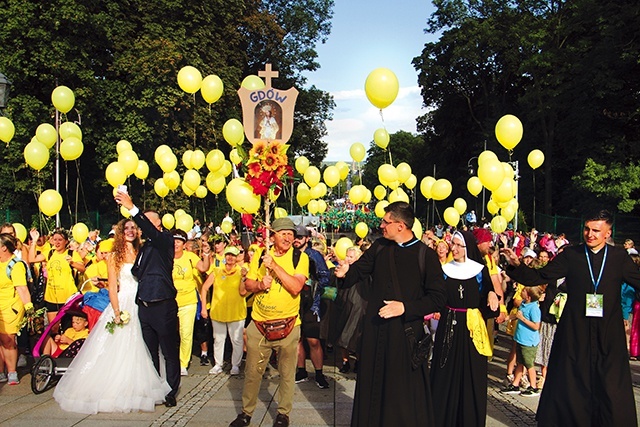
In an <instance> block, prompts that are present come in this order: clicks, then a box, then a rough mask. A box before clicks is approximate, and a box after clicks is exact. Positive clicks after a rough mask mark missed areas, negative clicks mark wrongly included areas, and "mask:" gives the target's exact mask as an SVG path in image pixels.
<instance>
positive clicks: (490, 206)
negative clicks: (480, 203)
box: [487, 199, 500, 215]
mask: <svg viewBox="0 0 640 427" xmlns="http://www.w3.org/2000/svg"><path fill="white" fill-rule="evenodd" d="M499 210H500V206H498V204H497V203H496V202H495V201H494V200H493V199H489V201H488V202H487V211H489V213H490V214H491V215H495V214H497V213H498V211H499Z"/></svg>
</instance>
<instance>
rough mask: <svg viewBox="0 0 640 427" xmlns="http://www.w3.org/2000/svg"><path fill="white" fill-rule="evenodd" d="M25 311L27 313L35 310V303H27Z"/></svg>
mask: <svg viewBox="0 0 640 427" xmlns="http://www.w3.org/2000/svg"><path fill="white" fill-rule="evenodd" d="M24 309H25V310H26V311H29V310H33V303H32V302H28V303H26V304H25V305H24Z"/></svg>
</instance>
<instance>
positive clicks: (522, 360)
mask: <svg viewBox="0 0 640 427" xmlns="http://www.w3.org/2000/svg"><path fill="white" fill-rule="evenodd" d="M537 352H538V346H537V345H532V346H526V345H520V344H518V343H516V362H518V364H520V365H524V367H525V368H527V369H531V368H533V367H534V366H535V360H536V353H537Z"/></svg>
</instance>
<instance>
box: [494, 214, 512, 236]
mask: <svg viewBox="0 0 640 427" xmlns="http://www.w3.org/2000/svg"><path fill="white" fill-rule="evenodd" d="M507 224H508V221H507V220H506V219H505V218H503V217H501V216H500V215H497V216H494V217H493V219H492V220H491V230H493V232H494V233H502V232H503V231H505V230H506V229H507Z"/></svg>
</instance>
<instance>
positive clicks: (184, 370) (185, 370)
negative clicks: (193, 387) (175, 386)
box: [180, 368, 189, 377]
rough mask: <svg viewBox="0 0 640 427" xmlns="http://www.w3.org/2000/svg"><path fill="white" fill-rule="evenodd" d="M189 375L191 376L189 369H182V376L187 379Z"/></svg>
mask: <svg viewBox="0 0 640 427" xmlns="http://www.w3.org/2000/svg"><path fill="white" fill-rule="evenodd" d="M187 375H189V372H188V371H187V368H180V376H182V377H186V376H187Z"/></svg>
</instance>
